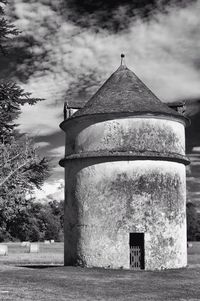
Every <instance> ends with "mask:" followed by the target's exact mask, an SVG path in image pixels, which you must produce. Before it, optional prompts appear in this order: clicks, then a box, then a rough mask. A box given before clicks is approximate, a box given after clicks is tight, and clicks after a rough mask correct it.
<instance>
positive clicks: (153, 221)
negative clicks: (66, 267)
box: [66, 160, 185, 269]
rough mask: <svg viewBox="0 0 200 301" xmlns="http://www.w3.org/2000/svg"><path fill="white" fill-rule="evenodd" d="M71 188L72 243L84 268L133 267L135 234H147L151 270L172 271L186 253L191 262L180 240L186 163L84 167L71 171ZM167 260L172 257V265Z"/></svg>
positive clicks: (68, 184)
mask: <svg viewBox="0 0 200 301" xmlns="http://www.w3.org/2000/svg"><path fill="white" fill-rule="evenodd" d="M77 164H79V163H77ZM76 169H77V171H76ZM66 183H67V185H66V186H67V190H66V192H67V196H66V198H68V201H67V202H66V207H67V208H68V209H67V208H66V210H67V211H69V213H68V215H67V217H66V220H67V219H68V220H67V221H66V224H67V223H69V225H68V226H67V225H66V229H67V230H66V231H68V233H69V236H68V238H66V240H68V243H69V245H71V246H72V245H74V247H73V248H74V249H76V252H77V258H78V259H77V260H78V261H79V262H82V264H83V263H84V265H86V266H105V265H106V264H108V265H111V267H118V264H119V265H120V266H124V267H126V268H128V267H129V253H128V252H129V233H130V232H144V233H145V235H146V236H145V237H146V238H145V239H146V249H145V252H146V253H145V254H146V261H147V262H146V267H147V269H155V268H158V269H160V268H161V266H164V267H165V266H167V267H172V266H173V265H174V264H175V265H176V262H177V258H179V256H180V254H182V255H181V256H182V257H183V261H184V262H185V259H184V258H185V253H184V250H183V249H184V245H183V243H182V242H181V241H180V239H179V237H181V236H182V235H184V231H185V172H184V166H183V165H182V164H180V163H174V162H162V161H150V160H146V161H145V162H141V161H129V162H127V161H119V162H106V163H101V164H96V165H92V164H88V166H87V167H84V168H83V167H81V164H80V166H76V167H74V168H72V169H71V172H70V173H69V174H68V182H67V181H66ZM76 229H78V230H76ZM70 231H71V232H70ZM72 233H73V234H72ZM66 235H67V232H66ZM156 237H157V238H156ZM162 257H166V258H168V262H169V263H168V265H166V264H167V263H166V262H165V258H163V259H162ZM116 258H117V260H116ZM159 258H160V259H159ZM161 259H162V260H161ZM81 260H82V261H81ZM166 261H167V259H166ZM161 263H162V264H161ZM153 264H154V267H153ZM181 264H183V262H182V263H181V262H178V263H177V266H178V265H181Z"/></svg>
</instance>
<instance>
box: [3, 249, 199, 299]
mask: <svg viewBox="0 0 200 301" xmlns="http://www.w3.org/2000/svg"><path fill="white" fill-rule="evenodd" d="M9 249H10V255H8V256H7V257H1V258H0V260H1V263H0V300H5V301H6V300H9V301H11V300H12V301H13V300H26V301H29V300H35V301H43V300H44V301H46V300H49V301H57V300H58V301H59V300H61V301H62V300H65V301H68V300H77V301H80V300H87V301H90V300H91V301H95V300H106V301H107V300H108V301H110V300H113V301H114V300H120V301H122V300H123V301H126V300H133V301H141V300H142V301H143V300H147V301H149V300H151V301H157V300H168V301H173V300H180V301H184V300H187V301H189V300H190V301H196V300H200V244H199V243H195V244H193V247H192V248H190V249H188V253H189V256H188V257H189V267H188V268H186V269H180V270H169V271H161V272H147V271H139V272H138V271H137V272H135V271H124V270H104V269H83V268H75V267H63V266H53V265H52V263H54V264H62V262H63V244H51V245H44V244H41V245H40V250H41V252H40V254H35V255H33V254H27V253H24V254H23V253H22V254H21V255H20V256H22V255H23V256H24V255H25V257H23V256H22V257H20V256H19V251H20V252H22V251H23V250H22V249H21V247H20V245H18V246H17V247H16V246H15V247H14V245H12V246H11V245H9ZM17 249H18V251H17ZM28 255H30V256H31V259H30V258H29V262H28V257H26V256H28ZM36 255H38V257H37V256H36ZM45 255H46V256H45ZM15 256H16V258H17V259H16V262H14V261H13V260H14V258H15ZM51 256H52V257H51ZM20 258H23V261H22V262H21V263H22V264H23V263H26V264H29V267H24V266H19V263H20V260H21V259H20ZM41 258H42V260H41ZM50 258H51V259H50ZM53 258H56V260H57V261H55V262H52V260H53ZM4 259H5V260H4ZM58 259H59V260H60V261H59V260H58ZM24 260H25V261H24ZM26 260H27V261H26ZM31 260H32V265H30V263H31ZM45 263H46V265H44V264H45ZM40 264H41V265H40ZM49 264H50V265H49Z"/></svg>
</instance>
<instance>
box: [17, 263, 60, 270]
mask: <svg viewBox="0 0 200 301" xmlns="http://www.w3.org/2000/svg"><path fill="white" fill-rule="evenodd" d="M17 267H21V268H28V269H49V268H59V267H63V265H61V264H27V265H17Z"/></svg>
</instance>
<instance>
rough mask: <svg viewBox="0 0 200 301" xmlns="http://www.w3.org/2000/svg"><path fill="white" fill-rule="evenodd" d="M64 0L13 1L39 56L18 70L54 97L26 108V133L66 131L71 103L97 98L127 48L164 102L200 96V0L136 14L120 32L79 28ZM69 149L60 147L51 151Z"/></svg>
mask: <svg viewBox="0 0 200 301" xmlns="http://www.w3.org/2000/svg"><path fill="white" fill-rule="evenodd" d="M59 3H60V1H59V0H55V1H50V0H38V1H33V0H31V1H28V2H27V1H25V0H13V1H12V4H11V6H10V7H11V8H12V10H10V16H11V17H14V19H13V20H15V24H16V26H17V27H19V29H21V30H22V32H23V35H26V36H28V37H29V38H30V40H31V41H33V42H32V44H31V43H30V45H28V46H27V47H26V51H27V52H28V53H29V54H30V57H31V59H30V58H29V56H27V58H25V59H24V60H23V63H20V64H19V65H16V69H17V72H18V73H17V74H19V73H20V72H21V73H23V75H24V77H25V78H26V82H24V83H23V87H24V88H25V89H26V90H27V91H30V92H33V95H34V96H36V97H42V98H45V99H46V100H45V101H42V102H40V103H38V104H37V105H35V106H33V107H28V106H25V107H24V108H23V109H22V111H23V113H22V115H21V117H20V120H19V123H20V129H21V131H26V132H28V133H29V134H31V135H38V136H45V135H50V134H52V133H56V132H58V131H59V128H58V124H59V123H60V121H61V119H62V106H63V102H64V100H65V99H68V98H70V99H72V100H74V99H78V98H80V99H81V100H82V99H84V100H85V99H86V98H89V96H90V95H91V93H93V92H94V91H95V90H96V89H97V88H98V86H99V85H100V83H102V82H103V81H104V80H106V79H107V77H108V76H109V75H110V73H111V72H113V71H114V70H115V69H116V68H117V67H118V66H119V55H120V53H121V52H125V54H126V63H127V65H128V67H129V68H130V69H132V70H133V71H134V72H135V73H136V74H137V75H138V76H139V77H140V78H141V79H142V80H143V81H144V82H145V83H146V85H148V86H149V87H150V88H151V89H152V90H153V92H154V93H155V94H157V96H158V97H160V98H161V100H163V101H173V100H177V99H189V100H190V99H192V98H200V85H199V82H200V39H199V36H200V18H199V15H200V0H197V1H188V2H185V3H186V5H185V6H184V7H182V8H181V7H178V6H176V5H175V2H174V5H172V6H169V7H168V8H167V11H168V12H167V14H163V13H162V12H159V11H157V13H154V14H153V15H152V17H150V18H149V19H148V22H146V21H144V20H143V19H142V18H140V17H139V16H138V17H136V16H135V17H134V18H131V17H130V18H129V22H128V23H127V24H128V27H127V28H124V30H122V31H118V32H117V33H114V32H113V31H112V32H111V31H109V30H108V28H106V29H103V28H99V29H98V30H96V31H94V30H93V28H92V20H91V28H90V27H87V28H81V27H79V26H78V25H77V24H76V23H72V22H70V21H69V19H68V17H67V16H68V14H66V16H64V15H63V14H62V12H61V10H60V5H59ZM117 17H118V19H119V20H118V21H119V22H121V21H122V20H123V18H124V17H125V16H124V13H123V12H122V13H121V15H120V14H119V15H118V16H117ZM84 93H85V94H84ZM195 108H196V107H195ZM195 110H196V111H197V109H195ZM198 110H199V108H198ZM196 111H195V112H196ZM192 114H195V113H192ZM63 143H64V141H63ZM198 143H199V142H197V143H196V144H195V145H196V149H195V148H194V149H193V151H199V149H197V147H198V148H199V144H200V143H199V144H198ZM63 153H64V151H63V149H62V148H59V149H57V150H56V148H55V149H54V150H52V151H51V153H50V154H51V155H52V156H54V157H55V156H63ZM192 160H193V163H192V165H193V166H192V168H190V172H191V170H194V168H196V169H195V172H194V173H195V176H196V175H197V174H199V168H198V166H197V164H198V162H196V161H194V159H192ZM197 161H198V159H197ZM194 165H195V166H196V167H195V166H194ZM59 170H60V169H59Z"/></svg>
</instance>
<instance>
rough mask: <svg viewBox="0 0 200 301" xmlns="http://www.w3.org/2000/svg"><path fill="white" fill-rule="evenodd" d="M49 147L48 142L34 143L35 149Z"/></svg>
mask: <svg viewBox="0 0 200 301" xmlns="http://www.w3.org/2000/svg"><path fill="white" fill-rule="evenodd" d="M49 145H50V143H49V142H46V141H41V142H37V143H35V146H36V147H39V148H42V147H47V146H49Z"/></svg>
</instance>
